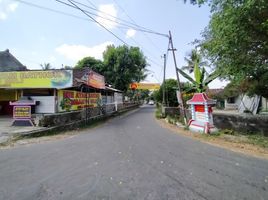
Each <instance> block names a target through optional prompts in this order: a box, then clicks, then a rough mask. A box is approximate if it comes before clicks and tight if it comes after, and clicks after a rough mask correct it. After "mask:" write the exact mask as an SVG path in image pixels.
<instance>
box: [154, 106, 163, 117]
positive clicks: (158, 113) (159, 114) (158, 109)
mask: <svg viewBox="0 0 268 200" xmlns="http://www.w3.org/2000/svg"><path fill="white" fill-rule="evenodd" d="M160 109H161V108H160V107H158V108H157V109H156V110H155V117H156V118H157V119H161V118H162V113H161V110H160Z"/></svg>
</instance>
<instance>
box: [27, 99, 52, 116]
mask: <svg viewBox="0 0 268 200" xmlns="http://www.w3.org/2000/svg"><path fill="white" fill-rule="evenodd" d="M31 98H32V99H33V100H35V101H39V102H40V103H39V105H38V106H36V107H35V113H55V112H56V111H55V107H56V106H55V97H54V96H31Z"/></svg>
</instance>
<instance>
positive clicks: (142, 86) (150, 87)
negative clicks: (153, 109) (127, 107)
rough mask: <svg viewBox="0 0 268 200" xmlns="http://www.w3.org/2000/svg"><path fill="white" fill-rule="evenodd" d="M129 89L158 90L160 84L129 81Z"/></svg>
mask: <svg viewBox="0 0 268 200" xmlns="http://www.w3.org/2000/svg"><path fill="white" fill-rule="evenodd" d="M129 88H130V89H137V90H159V89H160V84H159V83H131V84H130V85H129Z"/></svg>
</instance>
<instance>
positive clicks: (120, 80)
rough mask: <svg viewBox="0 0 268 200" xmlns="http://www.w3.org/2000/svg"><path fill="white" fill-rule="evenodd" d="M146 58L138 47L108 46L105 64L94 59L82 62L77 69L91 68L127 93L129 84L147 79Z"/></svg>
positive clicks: (104, 55)
mask: <svg viewBox="0 0 268 200" xmlns="http://www.w3.org/2000/svg"><path fill="white" fill-rule="evenodd" d="M146 66H147V62H146V58H145V56H144V55H143V53H142V52H141V50H140V49H139V48H138V47H128V46H126V45H123V46H118V47H115V46H114V45H110V46H107V48H106V50H105V52H104V53H103V62H102V61H101V60H97V59H95V58H92V57H86V58H83V59H82V60H80V61H79V62H78V63H77V65H76V66H75V68H78V69H79V68H84V67H89V68H91V69H92V70H93V71H96V72H98V73H100V74H102V75H104V76H105V80H106V82H107V83H109V84H112V86H113V87H114V88H116V89H119V90H122V91H124V92H126V91H127V90H128V87H129V84H130V83H132V82H140V81H142V80H144V79H145V78H146V76H147V75H146V72H147V70H146V69H145V68H146Z"/></svg>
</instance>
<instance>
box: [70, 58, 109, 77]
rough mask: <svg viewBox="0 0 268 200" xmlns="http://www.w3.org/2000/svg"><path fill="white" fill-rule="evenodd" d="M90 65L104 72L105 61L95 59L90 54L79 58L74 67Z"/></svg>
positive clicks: (95, 69)
mask: <svg viewBox="0 0 268 200" xmlns="http://www.w3.org/2000/svg"><path fill="white" fill-rule="evenodd" d="M88 67H89V68H91V69H92V70H93V71H96V72H98V73H100V74H102V73H103V72H104V70H105V68H104V65H103V62H102V61H101V60H98V59H95V58H93V57H90V56H89V57H85V58H83V59H82V60H79V61H78V63H77V64H76V66H75V67H74V69H82V68H88Z"/></svg>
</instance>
